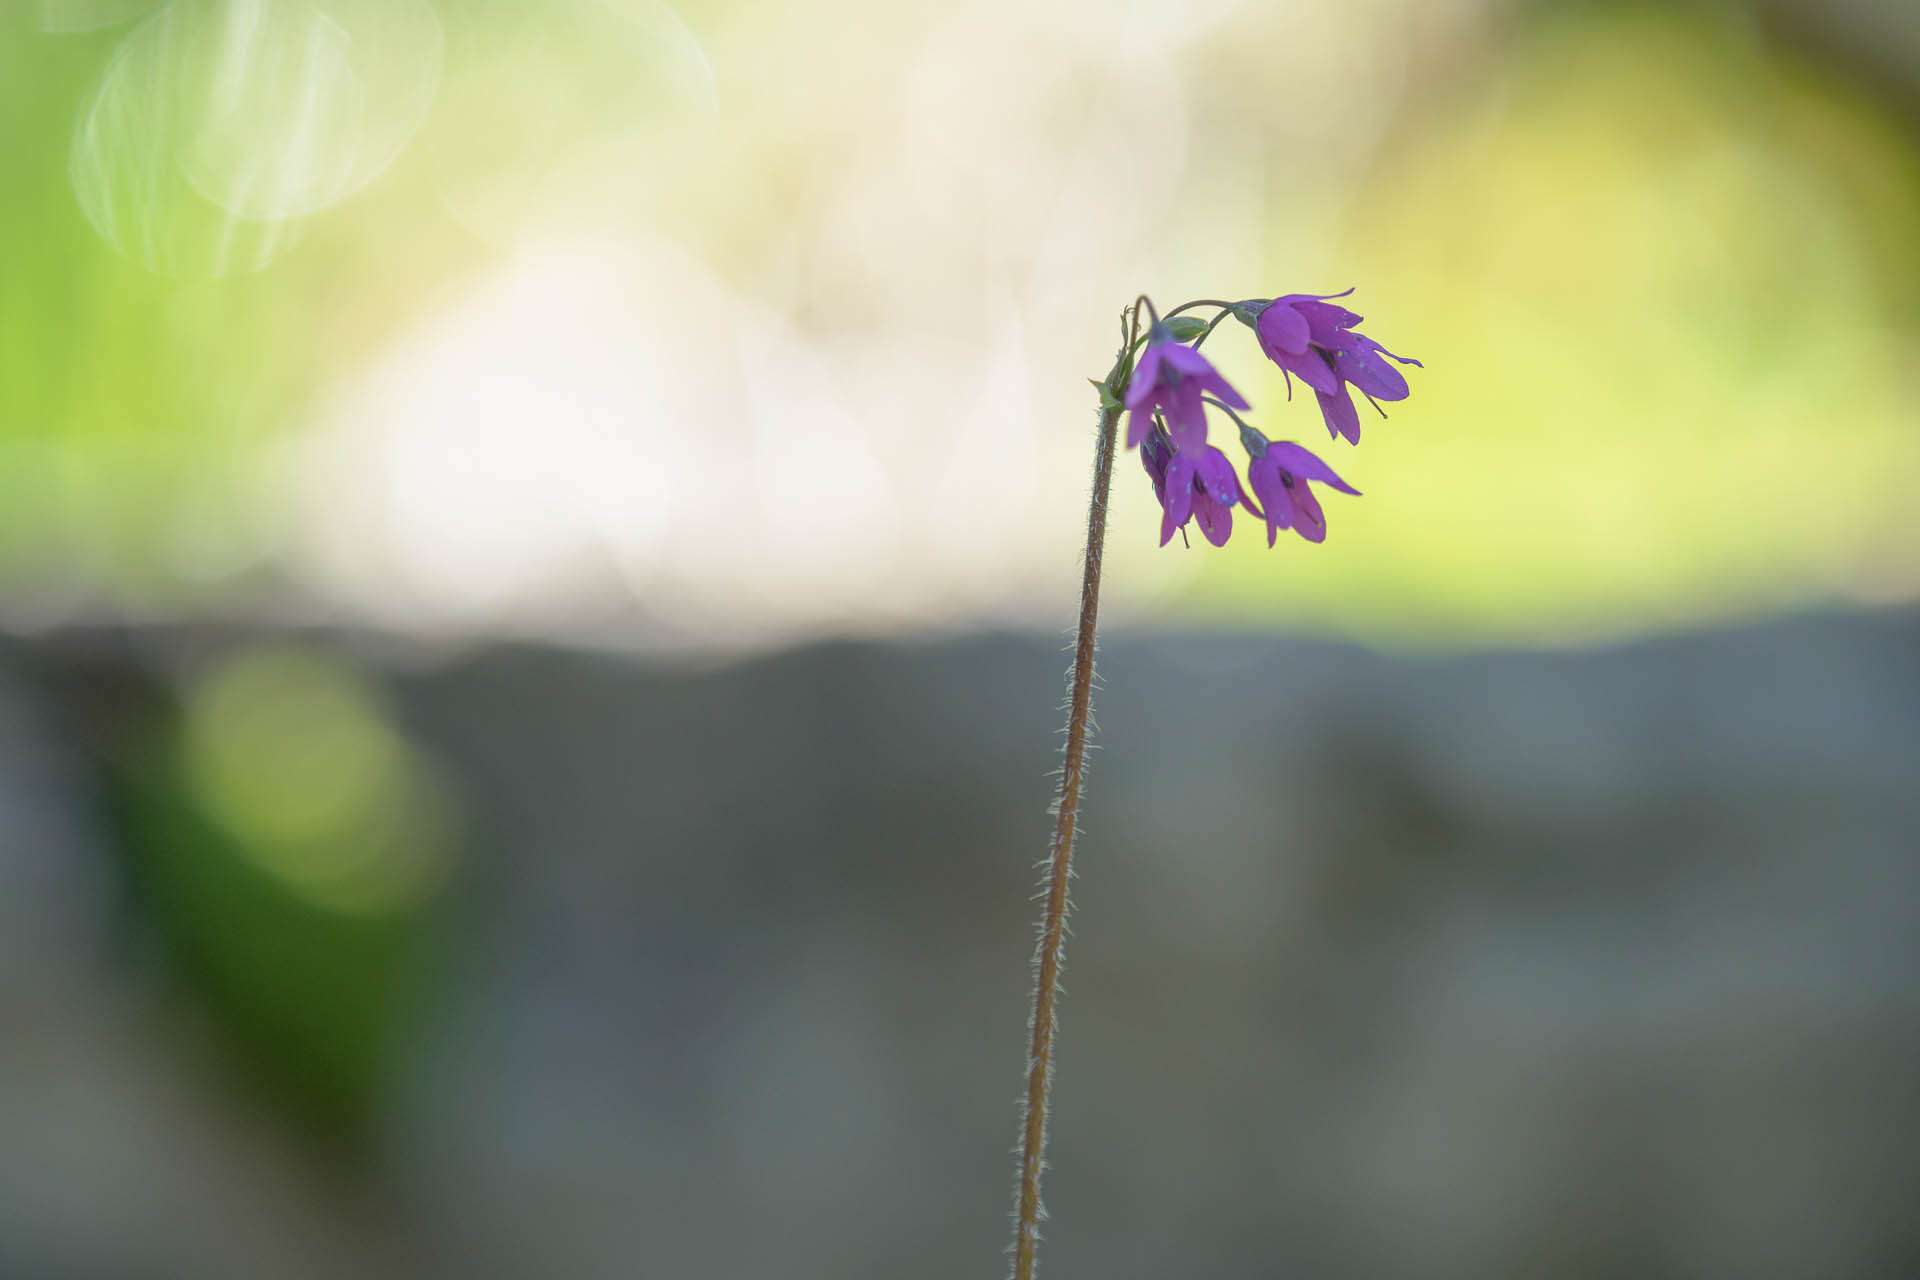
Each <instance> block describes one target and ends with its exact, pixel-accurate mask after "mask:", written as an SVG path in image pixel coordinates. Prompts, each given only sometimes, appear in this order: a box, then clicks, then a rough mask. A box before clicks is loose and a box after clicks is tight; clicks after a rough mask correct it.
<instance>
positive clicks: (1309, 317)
mask: <svg viewBox="0 0 1920 1280" xmlns="http://www.w3.org/2000/svg"><path fill="white" fill-rule="evenodd" d="M1347 292H1348V293H1351V292H1353V291H1352V290H1351V289H1349V290H1348V291H1347ZM1336 296H1345V295H1336ZM1293 309H1294V310H1295V311H1298V312H1299V313H1300V318H1301V319H1303V320H1305V321H1306V322H1307V331H1308V332H1309V333H1310V334H1312V335H1313V340H1314V341H1315V342H1317V343H1319V344H1320V345H1321V346H1323V347H1326V346H1331V345H1333V342H1334V340H1335V339H1337V338H1338V337H1339V336H1340V335H1341V334H1342V333H1344V332H1346V331H1347V330H1348V329H1351V328H1353V326H1355V325H1357V324H1359V323H1360V317H1359V316H1358V315H1355V314H1354V313H1353V312H1351V311H1349V310H1347V309H1346V308H1345V307H1336V306H1334V305H1333V304H1332V303H1331V302H1311V301H1302V302H1296V303H1295V304H1294V307H1293Z"/></svg>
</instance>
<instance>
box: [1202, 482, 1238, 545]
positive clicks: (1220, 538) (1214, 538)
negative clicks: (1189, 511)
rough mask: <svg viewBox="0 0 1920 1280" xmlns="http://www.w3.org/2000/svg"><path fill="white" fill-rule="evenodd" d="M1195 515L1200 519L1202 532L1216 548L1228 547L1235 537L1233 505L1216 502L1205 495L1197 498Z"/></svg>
mask: <svg viewBox="0 0 1920 1280" xmlns="http://www.w3.org/2000/svg"><path fill="white" fill-rule="evenodd" d="M1193 506H1194V514H1195V515H1197V516H1198V517H1199V518H1200V532H1201V533H1203V534H1205V535H1206V536H1207V541H1208V542H1211V543H1212V544H1213V545H1214V546H1216V547H1224V546H1226V545H1227V539H1228V538H1230V537H1232V536H1233V504H1232V503H1220V502H1215V501H1214V500H1213V499H1212V498H1210V497H1208V496H1207V495H1206V494H1205V493H1201V494H1199V495H1197V496H1196V498H1195V500H1194V504H1193Z"/></svg>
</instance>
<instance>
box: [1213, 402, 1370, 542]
mask: <svg viewBox="0 0 1920 1280" xmlns="http://www.w3.org/2000/svg"><path fill="white" fill-rule="evenodd" d="M1240 442H1241V443H1242V444H1244V445H1245V446H1246V448H1247V452H1248V453H1250V454H1252V455H1253V457H1252V460H1251V461H1249V462H1248V463H1247V484H1248V486H1249V487H1250V488H1251V489H1252V490H1253V492H1254V495H1255V496H1256V497H1258V498H1259V499H1260V501H1261V502H1262V503H1263V504H1265V506H1266V513H1265V518H1266V522H1267V545H1268V546H1269V547H1271V546H1272V545H1273V544H1274V540H1275V539H1276V538H1277V537H1278V536H1279V533H1280V530H1282V529H1292V530H1293V531H1294V532H1295V533H1298V534H1299V535H1300V536H1301V537H1303V538H1305V539H1306V540H1307V541H1308V542H1324V541H1325V540H1326V537H1327V517H1326V513H1325V512H1323V511H1321V509H1320V501H1319V499H1318V498H1316V497H1314V495H1313V489H1312V487H1311V486H1310V485H1309V484H1308V481H1310V480H1318V481H1319V482H1320V483H1321V484H1324V485H1326V486H1328V487H1329V488H1332V489H1338V490H1339V491H1340V492H1342V493H1350V494H1353V495H1354V496H1355V497H1359V496H1360V491H1359V490H1358V489H1356V488H1354V487H1353V486H1352V485H1350V484H1348V483H1347V482H1346V481H1345V480H1342V479H1341V478H1340V477H1339V476H1337V475H1335V474H1334V471H1333V468H1332V467H1330V466H1328V465H1327V464H1326V463H1324V462H1322V461H1321V460H1320V459H1319V458H1317V457H1315V456H1314V455H1313V454H1312V453H1311V452H1309V451H1308V450H1307V449H1304V448H1302V447H1301V446H1300V445H1297V444H1294V443H1293V442H1292V441H1290V440H1281V441H1269V440H1268V439H1267V438H1266V436H1264V435H1262V434H1261V433H1260V432H1258V431H1256V430H1254V429H1253V428H1252V427H1249V426H1247V425H1245V424H1244V423H1243V424H1241V427H1240Z"/></svg>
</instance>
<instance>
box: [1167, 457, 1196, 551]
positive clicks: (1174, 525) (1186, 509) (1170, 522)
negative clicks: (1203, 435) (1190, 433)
mask: <svg viewBox="0 0 1920 1280" xmlns="http://www.w3.org/2000/svg"><path fill="white" fill-rule="evenodd" d="M1164 505H1165V506H1166V509H1167V512H1166V515H1165V517H1164V518H1162V519H1161V521H1160V545H1161V546H1163V547H1164V546H1166V545H1167V543H1168V541H1169V540H1170V539H1172V537H1173V531H1174V530H1175V529H1178V528H1179V527H1180V526H1181V525H1183V524H1185V523H1186V522H1187V520H1188V518H1189V517H1190V516H1191V515H1192V514H1193V459H1192V458H1191V457H1189V456H1188V455H1186V454H1184V453H1176V454H1174V455H1173V461H1171V462H1169V463H1168V464H1167V486H1166V502H1165V504H1164Z"/></svg>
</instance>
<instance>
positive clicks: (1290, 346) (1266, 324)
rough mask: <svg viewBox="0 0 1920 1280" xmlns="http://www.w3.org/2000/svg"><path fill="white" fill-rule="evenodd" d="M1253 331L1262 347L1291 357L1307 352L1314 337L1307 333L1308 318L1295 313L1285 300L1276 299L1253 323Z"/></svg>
mask: <svg viewBox="0 0 1920 1280" xmlns="http://www.w3.org/2000/svg"><path fill="white" fill-rule="evenodd" d="M1253 331H1254V333H1256V334H1258V335H1259V338H1260V345H1261V346H1263V347H1269V348H1272V349H1274V350H1276V351H1285V352H1287V353H1289V354H1291V355H1300V354H1302V353H1303V352H1305V351H1306V349H1307V342H1308V340H1309V339H1310V338H1311V336H1312V335H1311V334H1310V333H1309V332H1308V331H1307V318H1306V317H1305V316H1303V315H1301V314H1300V313H1299V312H1298V311H1295V310H1294V309H1293V307H1292V305H1291V304H1290V303H1288V301H1287V300H1286V299H1285V298H1275V299H1274V300H1273V301H1272V302H1270V303H1268V304H1267V306H1266V309H1265V310H1263V311H1261V313H1260V315H1259V318H1258V319H1256V320H1255V321H1254V322H1253Z"/></svg>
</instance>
